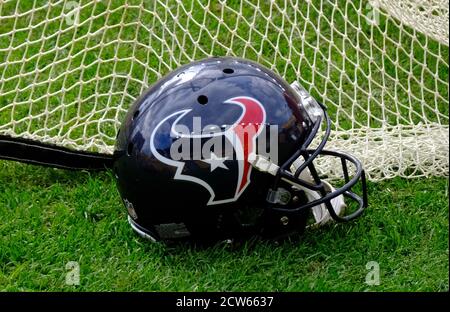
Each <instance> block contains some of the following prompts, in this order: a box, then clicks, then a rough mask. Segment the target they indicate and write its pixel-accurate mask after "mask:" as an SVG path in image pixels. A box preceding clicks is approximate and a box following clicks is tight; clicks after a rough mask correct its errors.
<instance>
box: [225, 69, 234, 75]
mask: <svg viewBox="0 0 450 312" xmlns="http://www.w3.org/2000/svg"><path fill="white" fill-rule="evenodd" d="M223 72H224V73H225V74H232V73H234V69H233V68H224V69H223Z"/></svg>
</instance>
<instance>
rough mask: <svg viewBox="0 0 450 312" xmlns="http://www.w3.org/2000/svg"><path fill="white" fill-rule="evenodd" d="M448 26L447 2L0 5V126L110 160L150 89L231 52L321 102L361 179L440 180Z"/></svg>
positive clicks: (335, 143) (337, 143) (334, 140)
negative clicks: (127, 117) (132, 111)
mask: <svg viewBox="0 0 450 312" xmlns="http://www.w3.org/2000/svg"><path fill="white" fill-rule="evenodd" d="M448 20H449V8H448V0H378V1H362V0H361V1H358V0H357V1H349V0H348V1H345V0H337V1H334V0H333V1H332V0H280V1H278V0H272V1H269V0H259V1H258V0H254V1H249V0H244V1H228V0H223V1H203V0H165V1H161V0H154V1H144V0H136V1H134V0H121V1H115V0H112V1H93V0H88V1H76V2H75V1H65V0H61V1H56V0H55V1H48V0H45V1H40V0H35V1H28V0H10V1H5V0H0V134H1V135H7V136H12V137H22V138H29V139H33V140H37V141H40V142H45V143H49V144H56V145H59V146H65V147H69V148H73V149H76V150H86V151H95V152H100V153H107V154H110V153H112V151H113V146H114V141H115V136H116V133H117V130H118V128H119V126H120V122H121V120H122V118H123V116H124V114H125V113H126V111H127V109H128V108H129V107H130V105H131V104H132V103H133V101H134V100H135V99H136V98H137V97H138V96H139V95H140V94H141V93H142V92H143V91H144V90H145V89H146V88H147V87H148V86H149V85H151V84H152V83H153V82H155V81H156V80H157V79H159V78H160V77H161V76H163V75H164V74H166V73H168V72H169V71H171V70H173V69H175V68H176V67H178V66H179V65H182V64H185V63H188V62H190V61H193V60H198V59H201V58H204V57H207V56H222V55H233V56H239V57H244V58H248V59H252V60H255V61H257V62H259V63H261V64H263V65H265V66H267V67H269V68H271V69H272V70H274V71H276V72H277V73H279V74H280V75H281V76H282V77H284V78H285V79H286V80H287V81H288V82H292V81H294V80H297V81H298V82H300V83H301V84H302V85H303V86H304V87H305V88H306V89H307V90H309V91H310V92H311V93H312V95H313V96H315V97H316V98H318V99H320V100H321V101H322V102H323V103H324V104H325V105H326V106H327V107H328V109H329V113H330V116H331V117H332V120H333V132H332V136H331V140H330V142H329V143H328V145H327V148H329V149H338V150H345V151H348V152H351V153H353V154H355V156H357V157H358V158H360V159H361V160H362V162H363V163H364V166H365V168H366V170H367V173H368V175H369V178H370V179H371V180H381V179H385V178H391V177H395V176H402V177H417V176H429V175H447V174H448V161H449V160H448V147H449V146H448V145H449V139H448V138H449V136H448V116H449V114H448V109H449V102H448V90H449V84H448V69H449V67H448ZM332 168H333V165H332V164H326V163H324V164H323V169H324V170H331V169H332Z"/></svg>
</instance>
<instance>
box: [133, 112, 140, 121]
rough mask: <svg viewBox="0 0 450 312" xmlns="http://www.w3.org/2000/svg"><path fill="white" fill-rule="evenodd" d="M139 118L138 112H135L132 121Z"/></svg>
mask: <svg viewBox="0 0 450 312" xmlns="http://www.w3.org/2000/svg"><path fill="white" fill-rule="evenodd" d="M137 116H139V110H137V111H135V112H134V114H133V120H135V119H136V118H137Z"/></svg>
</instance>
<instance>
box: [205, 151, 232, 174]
mask: <svg viewBox="0 0 450 312" xmlns="http://www.w3.org/2000/svg"><path fill="white" fill-rule="evenodd" d="M227 159H228V157H225V158H220V157H217V155H216V154H214V153H213V152H211V158H210V159H202V160H201V161H203V162H205V163H208V164H210V166H211V172H213V171H214V170H215V169H216V168H218V167H220V168H222V169H226V170H228V167H227V166H226V165H225V164H224V163H223V162H224V161H225V160H227Z"/></svg>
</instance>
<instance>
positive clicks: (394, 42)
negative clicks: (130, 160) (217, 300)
mask: <svg viewBox="0 0 450 312" xmlns="http://www.w3.org/2000/svg"><path fill="white" fill-rule="evenodd" d="M240 2H241V1H239V0H229V1H227V2H226V3H227V7H228V8H231V9H232V10H230V9H224V10H223V9H222V7H221V6H220V5H219V4H218V2H216V1H211V2H210V3H211V5H210V7H209V13H205V12H207V10H205V8H204V7H202V6H201V5H200V4H199V2H198V1H190V0H186V1H184V2H183V4H184V6H183V8H184V9H186V12H185V11H183V8H182V6H180V5H179V3H178V2H175V1H159V2H157V1H142V0H127V4H128V6H127V7H125V6H124V5H123V4H124V0H114V1H102V2H92V1H90V0H83V1H80V2H79V3H81V4H82V10H81V12H80V21H81V22H83V21H89V22H85V23H82V24H81V25H80V26H79V27H77V28H73V27H69V26H68V25H67V24H66V23H64V22H62V20H61V19H58V18H56V19H54V18H55V17H58V16H61V12H62V11H63V9H64V8H63V6H62V5H54V6H52V8H51V9H50V10H47V7H45V6H44V5H45V4H47V3H48V1H47V0H36V1H26V0H21V1H20V3H19V5H17V1H9V2H5V3H3V4H2V5H1V6H0V17H7V16H12V15H13V13H14V12H15V11H16V10H17V11H18V12H21V13H24V12H30V10H31V9H32V8H33V7H34V8H35V10H34V11H33V14H26V15H25V16H23V17H20V18H11V17H10V18H2V19H0V131H5V130H8V131H9V130H13V131H14V133H16V134H18V135H21V136H22V135H24V133H27V132H29V133H31V134H34V135H36V136H38V137H41V138H42V137H46V136H49V137H53V138H55V137H58V140H60V141H58V142H59V143H61V141H62V140H63V139H71V140H75V141H76V144H79V145H83V144H89V143H91V140H92V141H93V142H95V144H96V145H97V146H92V147H91V148H90V149H89V150H92V151H97V150H98V147H105V146H106V147H110V146H112V145H113V144H114V140H115V139H114V138H115V134H116V132H117V129H118V124H119V121H120V120H122V118H123V116H124V113H125V111H126V109H127V108H128V107H129V106H130V105H131V103H132V102H133V100H134V99H135V98H136V97H138V96H139V95H140V94H141V93H142V91H143V89H145V88H146V87H147V86H148V85H150V84H151V83H153V82H155V81H156V80H157V79H158V78H159V77H160V76H161V75H164V74H166V73H167V72H169V71H170V70H171V69H173V68H175V67H177V65H178V64H185V63H187V62H188V61H190V60H191V59H200V58H204V57H207V56H209V55H217V56H220V55H226V54H233V55H238V56H243V57H246V58H249V59H252V60H255V61H258V62H259V63H261V64H263V65H266V66H270V65H272V64H273V67H272V68H273V69H274V70H275V71H277V72H278V73H281V74H283V76H284V78H285V79H286V80H287V81H289V82H292V81H293V80H294V79H297V80H299V81H300V82H302V83H303V84H304V85H305V86H306V87H307V88H309V89H310V90H311V92H312V94H313V95H314V96H316V97H318V98H319V99H320V100H322V101H323V102H324V103H325V104H326V105H327V106H328V107H329V111H330V115H331V116H332V118H333V121H334V122H335V124H336V123H339V126H340V127H341V128H344V129H349V128H352V127H354V126H358V125H370V126H371V127H380V126H381V125H382V124H383V125H384V123H383V122H382V121H383V120H385V121H387V123H388V124H390V125H395V124H398V123H401V124H417V123H418V122H420V121H424V120H427V121H428V122H437V123H440V124H448V107H449V106H448V100H447V99H448V63H446V61H445V60H447V59H448V47H445V46H444V45H439V44H438V43H436V42H433V41H432V40H429V39H428V38H426V37H425V36H423V35H421V34H419V33H416V34H415V35H416V36H417V37H416V38H415V39H414V40H413V39H412V37H411V36H410V35H408V33H412V32H413V31H412V30H411V29H406V32H402V33H401V35H400V32H399V26H398V25H396V24H395V23H393V22H392V21H388V20H387V19H386V18H385V17H384V16H383V15H382V16H381V18H380V24H379V26H378V27H372V26H370V25H369V24H367V23H365V22H363V21H360V20H359V18H360V17H358V14H356V13H357V11H361V12H363V14H369V13H370V11H371V8H370V7H367V6H366V4H367V3H366V2H362V1H360V0H356V1H344V0H339V1H337V2H336V6H333V3H334V2H333V1H329V2H323V3H324V6H323V7H321V6H320V5H319V4H320V3H321V1H319V0H314V1H313V2H312V3H313V4H314V5H315V7H316V8H317V10H316V9H314V8H313V7H312V6H308V4H307V3H306V2H305V1H298V11H297V12H296V11H295V10H291V9H290V8H289V9H287V10H285V11H283V12H281V11H280V10H278V9H276V7H277V6H278V7H283V6H284V1H275V4H274V5H271V4H270V3H271V2H269V1H258V3H259V9H260V11H259V13H258V14H257V15H256V17H257V18H256V19H255V20H254V21H253V16H254V12H255V9H254V8H253V7H251V6H250V5H247V6H243V7H242V8H241V6H240ZM289 5H290V4H288V6H289ZM166 6H167V7H166ZM167 8H169V9H170V12H172V13H173V14H177V16H178V18H177V19H176V20H174V19H173V18H172V16H170V14H165V13H164V12H167ZM308 8H309V10H308ZM336 8H339V10H336ZM319 9H320V10H322V12H323V13H324V14H319ZM222 10H223V11H222ZM106 11H109V12H108V14H104V13H105V12H106ZM152 12H159V18H160V19H158V18H156V16H155V15H154V14H153V13H152ZM187 12H189V14H191V16H192V18H189V17H188V14H187ZM236 12H240V13H236ZM299 12H302V14H304V16H299V14H300V13H299ZM66 13H67V12H66ZM205 14H206V15H205ZM221 14H223V16H224V20H225V22H226V24H227V25H228V26H225V25H221V26H220V27H218V26H219V24H220V22H219V19H218V18H216V17H220V16H221ZM269 15H270V16H271V19H272V23H267V22H266V17H267V16H269ZM214 16H215V17H214ZM306 16H307V18H305V17H306ZM45 19H47V20H48V21H49V22H48V23H45V24H42V23H40V22H41V21H43V20H45ZM194 20H195V21H197V22H199V23H203V22H204V23H205V25H206V27H207V28H208V29H212V30H214V31H212V32H210V33H207V32H205V31H204V29H202V28H201V27H200V26H199V25H197V24H196V23H194ZM289 21H290V22H289ZM294 21H295V22H294ZM248 22H250V23H253V26H252V27H253V28H252V29H253V30H252V31H251V27H250V26H249V25H248V24H247V23H248ZM30 25H33V30H32V31H30ZM105 25H108V26H109V27H104V26H105ZM235 25H239V27H235ZM353 25H360V26H361V29H360V30H357V29H356V28H354V27H353ZM227 27H228V28H227ZM184 28H188V30H189V31H188V32H187V31H186V29H184ZM280 28H283V29H284V31H280ZM12 30H15V32H14V34H8V33H9V32H11V31H12ZM230 30H234V31H230ZM386 33H387V34H388V35H389V37H390V38H391V40H386ZM172 34H175V36H172ZM250 34H251V45H250V46H246V41H245V40H242V39H241V38H248V37H249V35H250ZM265 34H267V37H265V36H264V35H265ZM290 35H292V36H290ZM43 37H45V38H46V39H45V40H42V38H43ZM331 37H332V38H333V45H332V46H331V48H330V43H329V42H328V41H327V39H326V38H331ZM368 38H370V40H371V41H373V42H375V43H376V44H378V45H379V46H383V45H385V49H384V50H377V49H372V48H370V45H369V44H368ZM118 39H120V40H118ZM161 39H165V41H164V40H161ZM212 41H214V42H215V43H214V44H213V45H212V44H211V42H212ZM24 42H28V43H27V44H26V47H25V46H24V45H23V43H24ZM399 45H401V46H402V47H403V48H404V49H398V46H399ZM149 47H151V51H150V49H149ZM424 47H426V49H424ZM227 48H230V49H231V50H228V49H227ZM44 51H45V52H46V53H39V52H44ZM83 51H89V52H87V53H83ZM149 51H150V52H149ZM300 52H301V53H300ZM368 56H371V57H372V60H371V59H370V57H368ZM287 57H289V58H290V61H289V62H288V61H287V59H286V58H287ZM131 59H132V60H133V62H132V61H130V60H131ZM424 64H426V68H427V70H425V69H424V68H425V65H424ZM67 73H70V74H67ZM298 73H300V74H301V75H298ZM410 73H412V74H413V76H414V79H411V77H410ZM369 76H370V79H368V77H369ZM97 78H98V79H97ZM416 78H417V79H416ZM424 87H425V88H424ZM368 90H370V92H368ZM49 94H51V95H49ZM324 94H326V97H324V96H323V95H324ZM393 95H395V97H394V96H393ZM354 101H356V102H357V103H358V104H359V105H360V106H361V107H358V106H356V105H353V103H354ZM380 101H383V103H384V105H385V106H384V110H382V108H381V106H379V105H378V103H379V102H380ZM409 101H411V103H410V102H409ZM11 103H22V104H20V105H15V106H14V108H13V107H12V106H11V105H10V104H11ZM423 103H427V104H429V105H430V107H429V106H423ZM61 104H63V105H61ZM337 107H340V108H339V111H338V110H337ZM366 108H368V109H370V114H368V111H367V110H366ZM349 116H353V117H354V118H349ZM101 120H103V121H102V122H100V121H101ZM105 120H106V121H105ZM13 121H14V122H13ZM95 144H94V145H95ZM369 193H370V207H369V209H368V210H367V213H366V214H365V215H364V216H363V217H362V218H360V219H359V220H358V221H357V222H352V223H349V224H338V225H332V226H328V227H325V228H322V229H319V230H315V231H313V230H308V231H307V233H305V235H304V236H303V237H302V239H301V240H300V241H299V242H286V243H283V244H281V245H275V244H274V243H270V242H255V243H253V244H249V245H245V246H241V247H237V248H230V246H223V245H218V246H216V247H213V248H209V249H206V250H205V249H203V250H202V249H201V250H197V249H193V248H191V247H187V246H179V247H175V248H172V247H166V246H164V245H161V244H151V243H149V242H147V241H144V240H143V239H141V238H139V237H137V236H136V235H135V234H134V233H133V232H132V230H131V229H130V227H129V226H128V224H127V222H126V212H125V209H124V208H123V207H122V204H121V201H120V198H119V196H118V193H117V191H116V188H115V185H114V181H113V179H112V178H111V175H110V174H109V173H97V174H93V173H87V172H69V171H63V170H55V169H49V168H40V167H35V166H31V165H23V164H16V163H11V162H6V161H0V290H7V291H17V290H46V291H47V290H55V291H73V290H82V291H88V290H127V291H128V290H163V291H177V290H208V291H210V290H211V291H212V290H216V291H221V290H284V291H302V290H308V291H309V290H311V291H346V290H350V291H352V290H357V291H366V290H367V291H413V290H420V291H432V290H448V273H449V271H448V230H449V228H448V224H449V222H448V178H430V179H416V180H405V179H400V178H397V179H393V180H391V181H388V182H380V183H369ZM69 261H77V262H78V263H79V264H80V266H81V281H80V282H81V284H80V285H79V286H68V285H66V284H65V276H66V274H67V272H68V270H66V264H67V263H68V262H69ZM370 261H377V262H378V263H379V265H380V270H381V271H380V274H381V276H380V285H379V286H369V285H367V284H366V283H365V277H366V275H367V273H368V272H369V271H368V270H367V269H366V264H367V263H368V262H370Z"/></svg>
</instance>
